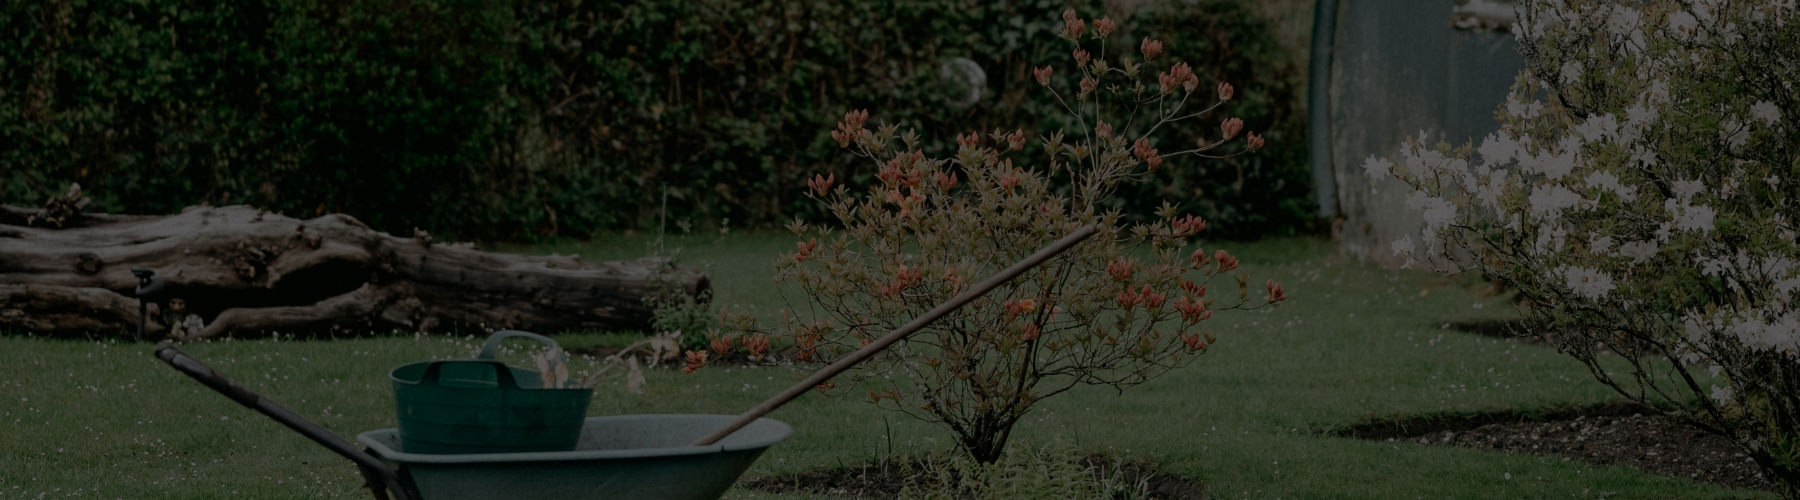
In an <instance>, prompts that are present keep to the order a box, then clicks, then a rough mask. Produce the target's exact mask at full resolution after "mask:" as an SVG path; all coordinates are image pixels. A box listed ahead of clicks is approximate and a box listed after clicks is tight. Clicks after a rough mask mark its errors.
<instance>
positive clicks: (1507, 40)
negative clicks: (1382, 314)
mask: <svg viewBox="0 0 1800 500" xmlns="http://www.w3.org/2000/svg"><path fill="white" fill-rule="evenodd" d="M1333 3H1336V23H1335V33H1333V35H1332V36H1333V38H1332V40H1333V42H1332V43H1333V45H1332V47H1331V50H1330V51H1329V52H1325V53H1324V54H1326V55H1327V56H1328V57H1330V58H1331V60H1330V65H1329V78H1328V80H1325V81H1323V82H1321V83H1325V84H1326V85H1327V86H1328V88H1329V103H1328V105H1327V111H1328V118H1327V124H1328V125H1327V127H1326V128H1324V129H1323V130H1324V131H1325V132H1327V134H1328V137H1329V142H1328V144H1329V146H1330V149H1329V150H1328V151H1317V152H1315V153H1316V154H1318V155H1319V156H1318V157H1317V158H1318V160H1320V161H1323V162H1325V163H1323V164H1322V165H1315V168H1320V169H1323V170H1324V172H1326V173H1328V176H1327V177H1328V178H1329V179H1330V180H1331V181H1332V184H1331V186H1330V189H1325V190H1322V191H1321V193H1322V194H1321V196H1320V197H1321V198H1322V201H1321V205H1322V206H1321V208H1322V210H1321V212H1322V215H1324V216H1326V217H1332V218H1333V219H1334V226H1333V231H1332V233H1333V237H1334V239H1335V240H1336V241H1337V243H1338V249H1339V250H1340V251H1341V252H1343V253H1345V254H1347V255H1351V256H1354V257H1358V258H1363V259H1367V260H1370V261H1374V262H1377V263H1380V264H1383V265H1388V266H1399V265H1401V264H1402V263H1403V262H1404V258H1403V257H1400V256H1396V255H1395V254H1394V253H1393V251H1392V250H1391V246H1392V243H1393V242H1394V241H1396V240H1399V239H1401V238H1404V237H1408V236H1411V237H1412V239H1413V241H1415V242H1418V241H1419V238H1418V231H1419V228H1420V227H1421V219H1420V218H1419V215H1418V213H1417V212H1416V211H1415V210H1412V209H1411V208H1409V207H1407V206H1406V196H1407V193H1409V192H1410V190H1409V189H1407V187H1406V186H1405V185H1404V184H1401V183H1400V182H1399V181H1398V180H1395V179H1393V178H1389V177H1382V178H1378V179H1370V178H1369V176H1368V175H1367V174H1365V173H1364V171H1363V163H1364V161H1365V160H1366V159H1368V158H1369V157H1370V156H1375V157H1380V158H1388V159H1392V160H1395V161H1398V159H1399V151H1400V145H1401V143H1402V142H1404V141H1406V140H1407V139H1409V138H1418V137H1420V134H1421V133H1423V134H1424V137H1425V139H1426V141H1428V143H1430V144H1436V143H1437V142H1438V141H1444V142H1448V143H1451V144H1455V145H1461V144H1464V143H1467V142H1470V141H1474V142H1475V143H1477V144H1479V142H1480V141H1481V139H1482V138H1483V137H1486V136H1487V134H1488V133H1490V132H1492V131H1494V130H1496V129H1497V128H1498V124H1496V123H1495V121H1494V109H1495V107H1496V106H1499V105H1500V104H1501V103H1502V102H1504V101H1505V99H1506V95H1507V92H1508V89H1510V88H1511V86H1512V83H1513V80H1514V78H1515V77H1516V75H1518V73H1519V70H1521V69H1523V68H1524V61H1523V59H1522V58H1521V57H1520V56H1519V53H1518V52H1517V49H1516V45H1515V44H1514V41H1513V37H1512V35H1511V34H1510V33H1509V32H1506V31H1504V30H1494V29H1459V28H1455V27H1453V26H1452V25H1451V22H1452V20H1453V15H1452V14H1453V12H1452V11H1453V10H1454V8H1455V7H1456V5H1457V2H1452V1H1440V2H1348V1H1346V2H1333ZM1505 11H1508V12H1510V7H1509V6H1508V7H1506V8H1505ZM1315 78H1318V77H1316V76H1315ZM1315 82H1318V80H1315ZM1313 130H1314V131H1315V132H1317V131H1320V130H1321V129H1320V128H1316V127H1315V128H1314V129H1313Z"/></svg>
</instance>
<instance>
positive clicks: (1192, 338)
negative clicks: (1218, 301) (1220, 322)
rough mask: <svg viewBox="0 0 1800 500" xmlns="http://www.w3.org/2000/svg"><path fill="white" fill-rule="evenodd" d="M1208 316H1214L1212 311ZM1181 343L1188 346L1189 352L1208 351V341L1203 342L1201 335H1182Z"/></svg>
mask: <svg viewBox="0 0 1800 500" xmlns="http://www.w3.org/2000/svg"><path fill="white" fill-rule="evenodd" d="M1207 315H1208V316H1210V315H1212V313H1211V312H1210V311H1208V312H1207ZM1181 343H1183V344H1187V348H1188V351H1189V352H1193V351H1204V350H1206V341H1205V340H1202V339H1201V338H1200V335H1199V334H1196V333H1190V334H1187V335H1182V336H1181Z"/></svg>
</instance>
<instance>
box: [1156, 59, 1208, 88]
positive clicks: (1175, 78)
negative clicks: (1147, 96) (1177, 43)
mask: <svg viewBox="0 0 1800 500" xmlns="http://www.w3.org/2000/svg"><path fill="white" fill-rule="evenodd" d="M1156 80H1157V83H1160V84H1161V85H1162V91H1163V93H1165V94H1166V93H1169V92H1174V91H1175V88H1176V87H1181V88H1184V89H1187V91H1189V92H1193V91H1194V87H1196V86H1199V85H1200V78H1199V77H1196V76H1194V70H1193V68H1190V67H1188V65H1187V63H1175V66H1172V67H1170V68H1169V70H1168V71H1165V72H1163V73H1162V74H1161V75H1157V77H1156Z"/></svg>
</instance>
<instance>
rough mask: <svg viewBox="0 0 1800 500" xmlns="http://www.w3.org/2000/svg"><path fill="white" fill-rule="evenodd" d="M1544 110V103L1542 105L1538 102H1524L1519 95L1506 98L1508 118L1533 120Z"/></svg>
mask: <svg viewBox="0 0 1800 500" xmlns="http://www.w3.org/2000/svg"><path fill="white" fill-rule="evenodd" d="M1543 109H1544V103H1541V102H1538V101H1525V100H1522V99H1521V98H1520V97H1519V95H1518V94H1508V95H1507V96H1506V115H1507V116H1512V117H1515V118H1523V119H1531V118H1536V117H1537V115H1538V112H1540V111H1543Z"/></svg>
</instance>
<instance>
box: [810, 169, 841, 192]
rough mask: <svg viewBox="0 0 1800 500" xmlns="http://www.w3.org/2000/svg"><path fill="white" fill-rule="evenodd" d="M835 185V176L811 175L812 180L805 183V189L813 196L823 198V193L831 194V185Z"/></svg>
mask: <svg viewBox="0 0 1800 500" xmlns="http://www.w3.org/2000/svg"><path fill="white" fill-rule="evenodd" d="M835 183H837V174H831V175H830V176H820V175H818V174H813V177H812V179H808V180H807V181H806V187H807V188H809V189H812V192H813V194H814V195H818V196H825V193H829V192H831V185H832V184H835Z"/></svg>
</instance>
